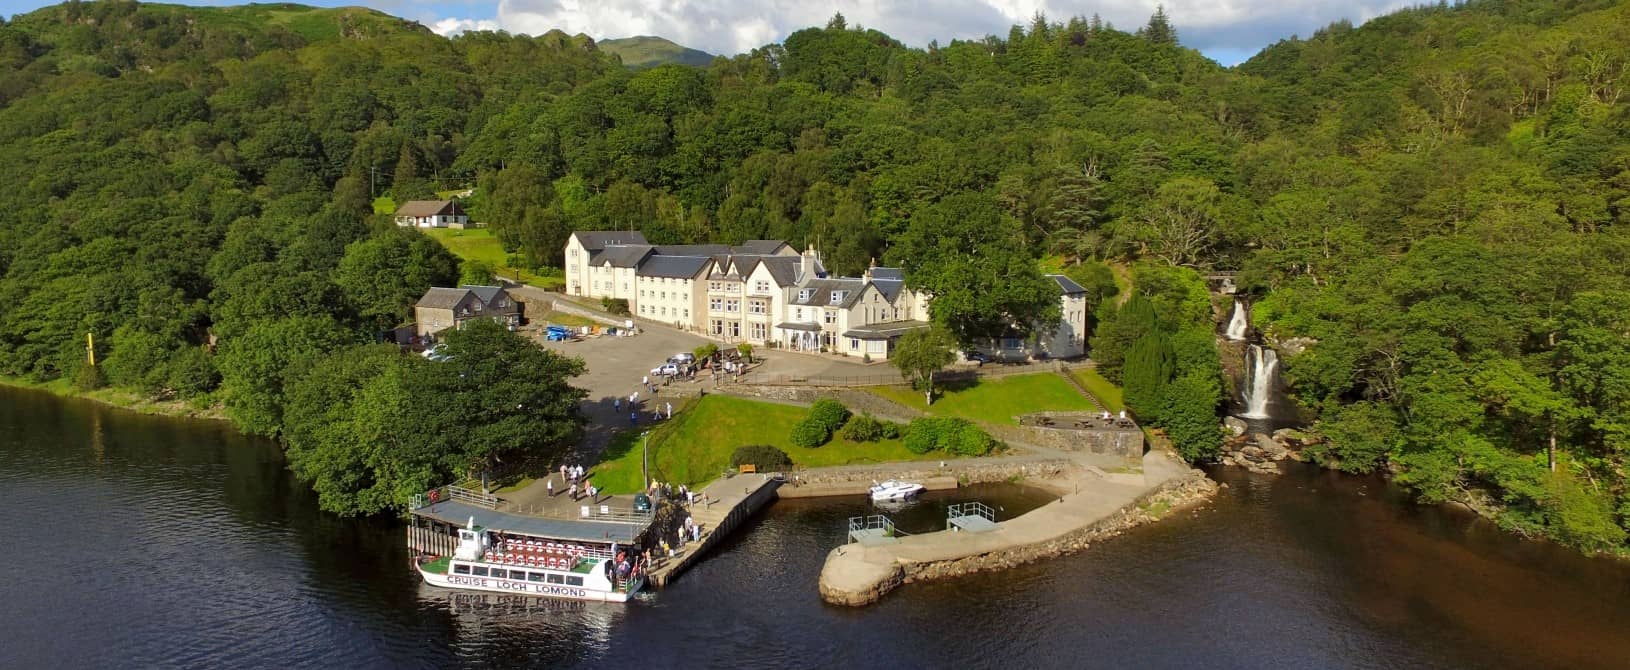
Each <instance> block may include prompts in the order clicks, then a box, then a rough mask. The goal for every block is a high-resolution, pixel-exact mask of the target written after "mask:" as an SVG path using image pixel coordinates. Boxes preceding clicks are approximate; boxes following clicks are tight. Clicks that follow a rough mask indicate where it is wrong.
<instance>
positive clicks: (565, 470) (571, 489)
mask: <svg viewBox="0 0 1630 670" xmlns="http://www.w3.org/2000/svg"><path fill="white" fill-rule="evenodd" d="M560 479H561V481H562V482H565V483H566V485H567V486H566V493H567V494H568V495H570V496H571V497H572V501H573V502H575V501H578V500H582V499H583V498H584V497H587V498H588V499H589V500H599V496H600V489H599V488H598V487H596V486H595V485H594V484H592V483H590V482H589V479H588V471H587V470H585V469H584V468H583V466H581V465H565V464H562V465H561V466H560ZM543 485H544V487H545V488H546V489H547V490H548V492H549V497H551V498H553V497H554V496H555V480H553V479H550V480H548V481H545V482H544V484H543ZM579 493H581V494H582V495H579Z"/></svg>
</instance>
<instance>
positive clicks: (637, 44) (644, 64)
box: [596, 35, 713, 69]
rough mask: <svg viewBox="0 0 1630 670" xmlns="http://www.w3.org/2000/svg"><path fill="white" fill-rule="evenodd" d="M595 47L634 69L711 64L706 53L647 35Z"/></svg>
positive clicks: (604, 41) (603, 43) (599, 43)
mask: <svg viewBox="0 0 1630 670" xmlns="http://www.w3.org/2000/svg"><path fill="white" fill-rule="evenodd" d="M596 45H598V46H599V47H600V50H601V51H604V52H606V53H611V54H616V55H617V56H618V57H619V58H622V59H623V65H625V66H627V67H631V68H636V69H639V68H648V67H656V66H658V65H667V64H669V63H677V64H679V65H690V66H693V67H703V66H706V65H708V64H709V63H712V62H713V54H710V53H708V52H706V51H697V50H696V49H691V48H687V47H683V46H680V45H678V44H674V43H673V42H670V41H668V40H665V39H662V38H660V37H651V36H649V35H641V36H639V37H624V38H621V39H615V40H602V41H600V42H597V43H596Z"/></svg>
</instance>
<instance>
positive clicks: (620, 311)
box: [600, 298, 628, 316]
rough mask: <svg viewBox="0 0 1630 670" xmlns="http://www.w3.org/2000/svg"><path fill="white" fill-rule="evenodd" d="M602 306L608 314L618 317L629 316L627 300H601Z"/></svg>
mask: <svg viewBox="0 0 1630 670" xmlns="http://www.w3.org/2000/svg"><path fill="white" fill-rule="evenodd" d="M600 306H601V307H604V308H605V310H606V311H607V312H611V313H612V314H616V315H617V316H628V299H627V298H601V299H600Z"/></svg>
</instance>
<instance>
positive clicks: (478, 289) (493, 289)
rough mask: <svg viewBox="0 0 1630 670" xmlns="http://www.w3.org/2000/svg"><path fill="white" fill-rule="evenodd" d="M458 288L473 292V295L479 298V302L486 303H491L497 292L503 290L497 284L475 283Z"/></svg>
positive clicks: (496, 296)
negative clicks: (481, 284) (479, 284)
mask: <svg viewBox="0 0 1630 670" xmlns="http://www.w3.org/2000/svg"><path fill="white" fill-rule="evenodd" d="M458 288H459V290H461V291H472V292H474V293H475V297H477V298H480V299H481V302H482V303H483V304H487V305H491V304H492V302H493V301H494V300H497V299H498V294H499V293H503V292H504V289H503V288H502V287H499V286H477V285H475V284H465V285H463V286H460V287H458Z"/></svg>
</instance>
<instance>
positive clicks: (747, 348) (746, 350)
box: [736, 342, 753, 363]
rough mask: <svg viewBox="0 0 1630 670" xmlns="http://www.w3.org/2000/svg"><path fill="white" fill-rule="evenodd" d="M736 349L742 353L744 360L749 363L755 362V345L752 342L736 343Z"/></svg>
mask: <svg viewBox="0 0 1630 670" xmlns="http://www.w3.org/2000/svg"><path fill="white" fill-rule="evenodd" d="M736 351H737V352H740V353H741V359H742V361H744V362H747V363H751V362H753V345H752V344H751V343H748V342H742V343H741V344H738V345H736Z"/></svg>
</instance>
